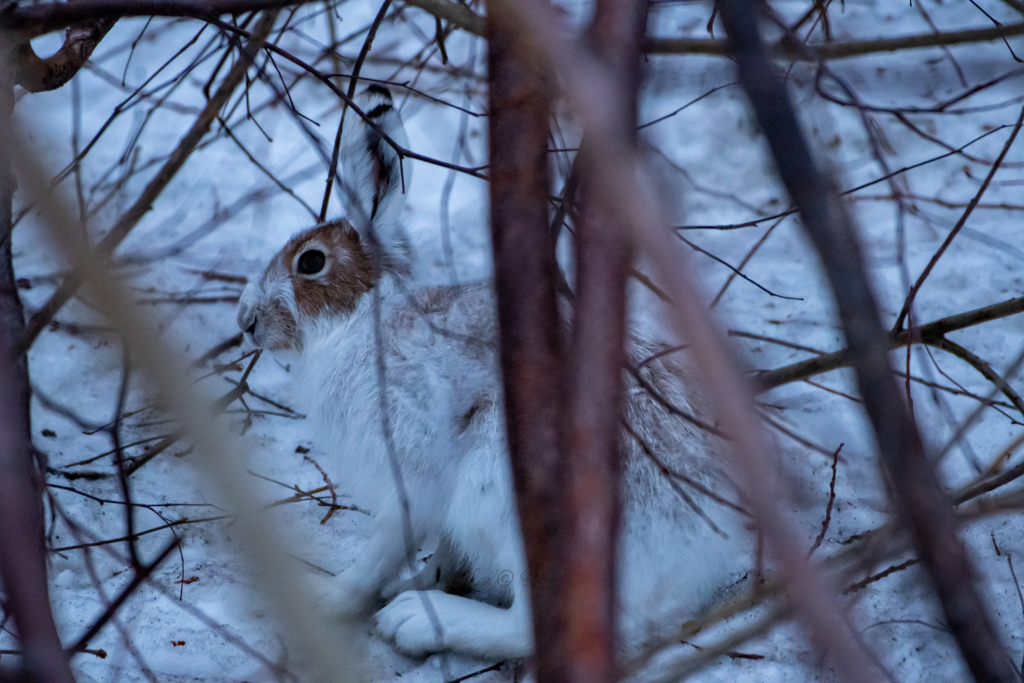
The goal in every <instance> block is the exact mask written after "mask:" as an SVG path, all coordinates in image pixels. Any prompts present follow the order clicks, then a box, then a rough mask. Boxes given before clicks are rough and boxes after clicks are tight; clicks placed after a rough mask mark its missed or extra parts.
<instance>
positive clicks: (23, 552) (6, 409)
mask: <svg viewBox="0 0 1024 683" xmlns="http://www.w3.org/2000/svg"><path fill="white" fill-rule="evenodd" d="M13 49H15V48H13V46H11V45H9V44H7V42H6V41H5V40H4V36H0V580H2V583H3V586H4V594H5V596H6V608H7V609H8V610H10V613H11V615H12V617H13V622H14V626H15V627H16V629H17V631H18V637H19V638H20V639H21V643H22V650H23V660H22V667H23V668H24V670H25V673H26V674H27V676H26V677H27V679H28V680H30V681H33V682H34V683H74V678H73V677H72V676H71V670H70V669H69V668H68V661H67V657H65V656H64V651H63V648H62V647H61V643H60V637H59V636H58V635H57V627H56V625H55V624H54V621H53V614H52V613H51V611H50V599H49V594H48V589H47V581H46V548H45V543H44V540H43V533H44V531H43V526H44V521H43V520H44V518H43V502H42V497H41V494H42V489H41V486H40V484H41V478H40V476H39V474H38V472H37V470H36V466H35V458H34V453H35V451H34V449H33V447H32V428H31V423H30V417H29V415H30V413H29V400H30V397H31V388H30V384H29V375H28V359H27V358H26V356H25V354H24V353H19V352H18V351H17V350H16V344H17V341H18V339H19V338H20V337H21V333H22V328H23V327H24V313H23V310H22V306H21V299H20V298H19V296H18V288H17V285H16V282H15V275H14V262H13V256H12V253H11V240H10V239H9V235H10V231H11V220H12V212H11V211H12V204H13V201H12V200H13V196H14V187H15V180H14V174H13V172H12V168H11V163H12V160H11V159H10V157H9V154H10V150H11V148H12V146H13V145H12V142H13V140H12V136H13V129H12V126H11V115H12V113H13V111H14V83H13V81H14V74H13V73H12V67H13V66H14V61H13V60H12V59H10V58H9V57H10V54H11V50H13ZM0 675H3V672H0Z"/></svg>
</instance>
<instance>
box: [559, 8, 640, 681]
mask: <svg viewBox="0 0 1024 683" xmlns="http://www.w3.org/2000/svg"><path fill="white" fill-rule="evenodd" d="M646 24H647V1H646V0H626V1H624V2H620V1H618V0H598V2H597V4H596V7H595V11H594V19H593V22H592V23H591V26H590V43H591V45H592V46H593V49H594V50H595V51H596V52H597V58H599V59H601V60H602V61H604V62H605V63H606V64H608V66H609V70H610V71H611V72H612V73H613V74H614V75H613V78H614V80H615V81H616V82H617V89H618V91H619V94H620V97H617V98H616V99H615V100H613V101H611V102H609V103H608V106H609V107H613V108H614V109H615V111H614V113H613V114H612V116H613V117H614V119H615V121H616V123H617V124H618V126H617V128H618V130H616V131H615V133H616V134H617V135H618V137H619V138H620V139H621V142H622V143H623V144H627V145H635V140H636V118H637V115H636V107H637V89H638V87H639V84H640V73H639V72H640V44H641V41H642V39H643V35H644V31H645V28H646ZM579 158H580V159H581V166H582V168H581V171H582V181H583V207H582V209H581V211H580V217H579V221H578V223H577V225H576V234H575V246H576V266H577V273H576V287H575V299H574V302H573V303H574V314H573V321H572V328H573V330H572V345H571V348H570V353H569V357H568V362H567V364H566V391H567V395H566V414H565V422H566V431H565V433H564V435H563V438H564V441H563V452H564V453H565V504H564V513H563V515H564V517H563V524H562V528H561V534H562V539H563V541H562V543H561V554H562V560H561V562H562V566H563V569H562V571H563V576H564V578H565V584H564V585H565V590H563V591H561V595H560V601H561V606H560V611H561V614H562V639H563V640H562V646H561V655H562V657H563V662H564V666H565V679H564V680H566V681H573V682H575V681H578V682H580V683H587V682H590V681H593V682H595V683H598V682H600V681H605V682H607V683H612V681H615V680H616V678H617V676H616V667H615V654H616V646H615V641H616V638H615V634H616V610H615V607H616V592H615V585H616V584H615V582H616V568H615V565H616V558H617V557H618V551H617V535H618V534H617V532H618V528H619V520H620V516H621V501H620V484H619V481H620V478H621V471H622V464H621V462H620V453H621V451H620V444H619V439H620V434H621V429H620V427H619V422H620V419H621V418H620V414H621V407H620V397H621V395H622V370H621V367H622V364H623V363H624V362H625V342H624V340H625V333H626V329H625V328H626V277H627V275H628V274H629V271H630V265H631V263H632V260H633V240H632V235H631V233H630V231H629V228H628V226H626V225H623V224H622V223H621V222H620V221H618V220H616V218H615V217H614V212H613V211H609V210H608V208H609V207H608V206H607V204H606V202H605V200H604V197H603V196H602V193H601V192H600V191H598V190H597V189H596V188H595V187H593V186H592V185H591V184H590V183H589V179H590V178H592V177H594V175H595V173H596V172H598V171H597V169H595V168H594V164H595V163H598V162H597V161H596V160H595V158H594V155H593V154H592V153H590V151H589V150H588V149H587V148H583V149H582V150H581V152H580V154H579ZM574 166H575V164H574ZM566 185H567V186H569V183H568V182H567V183H566Z"/></svg>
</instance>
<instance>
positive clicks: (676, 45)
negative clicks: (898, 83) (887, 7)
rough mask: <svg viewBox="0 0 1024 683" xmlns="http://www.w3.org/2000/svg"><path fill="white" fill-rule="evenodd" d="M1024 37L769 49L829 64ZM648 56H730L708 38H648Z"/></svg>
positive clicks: (960, 35) (998, 32)
mask: <svg viewBox="0 0 1024 683" xmlns="http://www.w3.org/2000/svg"><path fill="white" fill-rule="evenodd" d="M1019 35H1024V23H1020V24H1010V25H1008V26H997V27H994V28H980V29H968V30H966V31H953V32H947V33H923V34H919V35H912V36H900V37H898V38H879V39H877V40H857V41H850V42H835V43H824V44H821V45H799V46H796V45H792V44H789V43H787V42H785V41H780V42H779V43H775V44H773V45H771V46H769V47H768V50H769V53H770V55H771V57H774V58H776V59H787V60H791V59H800V60H810V61H819V60H823V59H824V60H829V59H845V58H847V57H860V56H862V55H870V54H876V53H879V52H896V51H897V50H913V49H921V48H929V47H940V46H943V45H966V44H969V43H984V42H989V41H992V40H1001V39H1003V38H1011V37H1013V36H1019ZM645 48H646V52H647V54H677V55H678V54H703V55H715V56H719V57H725V56H727V55H728V54H729V51H728V46H727V44H726V41H724V40H712V39H707V38H703V39H702V38H648V39H647V43H646V45H645Z"/></svg>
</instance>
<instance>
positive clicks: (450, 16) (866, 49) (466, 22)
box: [406, 0, 1024, 61]
mask: <svg viewBox="0 0 1024 683" xmlns="http://www.w3.org/2000/svg"><path fill="white" fill-rule="evenodd" d="M1004 1H1006V2H1019V0H1004ZM406 4H408V5H413V6H415V7H419V8H420V9H422V10H425V11H427V12H430V13H431V14H433V15H434V16H436V17H439V18H441V19H444V20H446V21H449V22H451V23H452V24H453V25H455V26H458V27H459V28H461V29H462V30H464V31H468V32H469V33H472V34H473V35H476V36H481V37H482V36H483V35H484V31H483V27H484V24H485V22H486V19H485V18H484V17H482V16H480V15H478V14H476V13H475V12H473V11H472V10H471V9H469V8H468V7H467V6H466V5H462V4H459V3H456V2H452V1H451V0H406ZM1019 35H1024V23H1020V24H1010V25H1009V26H997V27H993V28H983V29H968V30H965V31H950V32H946V33H924V34H920V35H912V36H900V37H897V38H879V39H877V40H856V41H849V42H833V43H825V44H821V45H800V46H794V45H791V44H789V43H787V42H785V41H780V42H779V43H776V44H774V45H772V46H771V48H770V49H771V53H772V56H773V57H776V58H778V59H810V60H814V61H817V60H819V59H845V58H848V57H859V56H861V55H870V54H876V53H879V52H895V51H897V50H913V49H921V48H929V47H941V46H947V45H966V44H970V43H983V42H989V41H993V40H1002V39H1005V38H1011V37H1013V36H1019ZM643 49H644V52H646V53H647V54H666V55H667V54H702V55H712V56H718V57H725V56H727V55H728V54H729V50H728V46H727V45H726V42H725V41H724V40H714V39H709V38H647V39H646V40H645V41H644V45H643Z"/></svg>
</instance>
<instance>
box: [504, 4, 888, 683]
mask: <svg viewBox="0 0 1024 683" xmlns="http://www.w3.org/2000/svg"><path fill="white" fill-rule="evenodd" d="M502 7H503V9H504V10H505V11H508V12H509V14H510V15H512V14H513V13H514V18H515V22H516V24H518V28H519V30H518V35H519V36H521V37H522V39H523V40H524V42H525V41H529V43H530V47H531V49H532V50H533V52H534V54H537V55H540V56H543V58H544V59H545V60H546V61H548V62H549V64H550V65H551V69H552V71H553V72H555V73H557V74H558V76H559V82H560V83H561V84H562V85H563V88H564V92H565V93H566V96H567V99H568V101H569V104H570V106H571V107H572V109H573V113H574V115H575V116H576V117H578V119H577V120H578V121H579V122H580V123H581V124H582V126H583V127H584V130H585V132H584V135H585V136H593V138H592V139H593V140H594V141H595V142H594V145H593V147H592V148H591V149H592V150H593V154H594V155H595V160H594V163H593V165H592V166H591V168H593V169H597V171H598V172H597V173H595V175H594V176H593V177H591V178H590V179H589V180H590V182H591V183H593V185H592V188H594V189H593V190H592V191H597V192H600V193H602V198H603V199H604V201H606V202H607V205H608V206H609V207H611V209H612V210H613V212H614V213H613V216H614V219H615V220H616V221H620V222H621V223H622V225H628V226H629V229H630V231H631V232H632V233H633V235H634V236H636V239H637V240H638V241H639V240H641V239H642V240H643V248H644V252H645V253H646V254H647V256H648V258H650V259H651V260H652V262H653V263H654V264H655V265H656V266H657V271H658V272H657V273H656V275H657V277H658V278H659V282H660V283H663V284H664V285H665V288H666V291H667V292H668V294H669V297H670V299H671V301H672V302H673V304H674V306H675V308H676V310H675V315H674V316H671V319H672V322H673V323H674V327H675V331H676V334H677V335H679V339H685V340H686V341H687V342H688V343H689V344H691V346H692V347H693V350H694V352H695V353H696V354H697V358H699V361H698V362H697V363H695V369H696V370H697V372H698V374H699V376H700V378H701V379H702V380H703V387H704V388H705V389H706V390H707V392H708V395H709V398H710V400H711V403H712V405H713V406H714V409H715V411H716V413H717V414H718V417H719V419H720V420H721V421H722V422H723V423H724V424H728V425H729V434H730V436H731V437H732V439H730V441H728V442H727V444H726V445H727V447H728V451H729V455H730V456H731V457H732V459H733V464H734V465H735V468H734V472H733V473H734V474H735V475H736V476H737V478H739V482H738V483H739V485H740V487H741V489H742V490H743V492H744V494H745V495H746V497H747V500H746V501H745V502H747V501H749V503H750V506H749V509H750V510H751V513H752V514H753V515H754V516H755V518H756V519H757V521H758V526H759V527H760V528H762V529H764V531H765V536H766V537H767V538H768V539H769V541H770V543H771V547H772V549H773V551H774V552H775V553H776V556H777V557H778V559H779V561H780V564H781V565H782V566H783V567H784V569H783V570H782V571H783V572H784V573H785V575H786V577H787V583H788V584H789V585H790V586H791V587H792V589H793V590H791V591H790V592H789V596H790V598H791V599H792V604H793V606H794V608H795V610H796V612H797V613H798V614H799V615H800V616H801V617H802V618H804V619H806V623H807V626H808V630H809V632H810V633H811V634H813V636H814V638H815V640H816V642H817V643H818V645H819V646H820V647H821V648H822V649H823V650H825V651H827V652H829V654H830V656H831V657H833V658H834V659H835V661H836V663H837V664H838V666H839V667H840V668H841V669H843V670H844V674H845V675H847V676H848V678H849V680H854V681H867V680H872V673H871V672H872V671H873V669H874V667H873V666H872V664H871V662H870V660H869V659H868V657H867V656H866V653H864V651H863V646H862V645H861V644H860V643H859V642H858V641H857V638H856V636H855V635H854V634H853V633H852V632H851V630H850V627H849V624H848V623H846V622H845V620H844V619H843V618H842V612H841V610H840V609H839V607H838V605H837V603H836V597H835V595H834V594H833V593H831V592H830V587H829V585H828V582H827V581H826V580H825V579H824V578H823V577H822V576H821V575H820V574H818V573H817V572H816V571H815V570H814V569H813V568H812V567H811V566H810V565H809V563H808V562H807V550H806V546H804V545H803V544H800V543H798V542H797V541H796V536H795V530H794V528H793V525H792V524H791V523H790V522H789V520H788V519H787V518H786V516H785V515H783V514H780V513H779V511H778V507H777V506H778V502H779V499H780V496H779V493H778V491H779V489H778V488H776V486H775V482H776V475H777V471H776V470H775V468H774V466H773V465H771V464H770V462H771V458H770V457H769V453H770V451H771V446H770V445H769V443H768V441H767V440H766V438H765V435H764V434H763V432H762V431H761V429H760V428H759V424H758V420H757V419H756V414H755V412H754V406H753V398H752V396H751V394H750V388H749V387H748V386H746V383H745V382H744V381H743V380H742V378H741V377H740V375H739V373H738V371H737V367H736V362H735V360H734V359H733V358H732V357H731V355H730V352H729V350H728V349H729V346H728V344H727V342H726V341H725V340H724V338H723V337H722V336H721V335H720V334H719V333H718V331H717V330H716V329H715V327H714V326H713V325H712V324H711V322H710V321H709V319H708V317H707V311H706V309H705V308H704V306H703V305H702V304H701V303H700V297H699V296H698V295H697V294H696V292H695V290H694V288H693V287H692V286H691V285H690V283H689V281H688V280H687V278H686V277H685V275H684V273H683V272H682V269H681V268H680V267H679V262H678V261H677V260H676V258H674V257H675V256H677V255H678V241H676V240H673V239H672V237H671V235H670V233H669V232H668V230H667V229H666V223H665V220H664V217H663V216H662V215H661V212H660V210H659V209H660V207H659V206H658V204H659V202H658V199H657V197H656V195H655V193H654V191H653V187H652V184H651V183H650V182H645V181H647V177H646V176H645V174H644V173H643V171H642V170H641V166H640V159H639V158H638V155H637V153H636V150H635V148H633V147H632V146H630V145H629V144H627V143H626V141H625V140H623V139H622V137H621V136H620V135H619V134H618V132H617V131H618V130H619V129H618V127H617V124H616V123H615V112H616V111H617V109H616V108H615V107H612V106H609V103H610V102H611V101H612V100H613V99H614V98H616V97H619V96H620V95H621V94H620V92H619V91H618V90H617V89H616V86H615V81H614V79H612V78H611V77H610V76H611V74H610V73H609V71H608V69H607V67H606V66H605V65H604V64H603V63H601V62H599V61H598V60H595V59H593V58H592V57H590V55H589V51H588V50H586V49H583V48H582V46H580V45H579V44H578V42H577V41H573V40H572V39H571V38H569V37H567V36H566V34H565V33H564V32H563V29H562V27H563V24H562V22H561V21H560V18H558V17H556V16H554V15H553V13H552V11H551V9H550V7H549V6H547V5H545V4H544V3H542V2H539V1H538V0H516V2H514V3H513V2H509V3H507V4H505V3H503V4H502ZM492 8H493V5H492ZM493 17H494V13H493V9H492V18H493ZM495 21H496V19H495ZM617 106H621V105H617ZM829 455H831V451H829ZM676 637H677V638H678V636H676ZM671 680H675V679H674V678H672V679H671Z"/></svg>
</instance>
